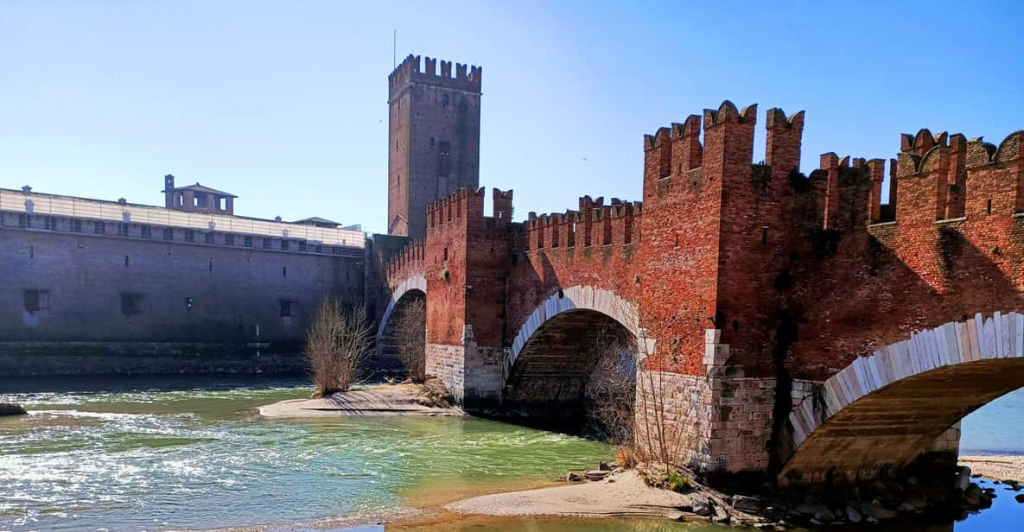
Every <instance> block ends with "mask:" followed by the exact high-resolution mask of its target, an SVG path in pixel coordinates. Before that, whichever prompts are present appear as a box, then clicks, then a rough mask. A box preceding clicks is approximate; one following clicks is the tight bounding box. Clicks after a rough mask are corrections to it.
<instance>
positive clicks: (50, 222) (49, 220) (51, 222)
mask: <svg viewBox="0 0 1024 532" xmlns="http://www.w3.org/2000/svg"><path fill="white" fill-rule="evenodd" d="M43 224H45V226H46V229H47V230H49V231H56V230H57V217H56V216H47V217H45V218H43Z"/></svg>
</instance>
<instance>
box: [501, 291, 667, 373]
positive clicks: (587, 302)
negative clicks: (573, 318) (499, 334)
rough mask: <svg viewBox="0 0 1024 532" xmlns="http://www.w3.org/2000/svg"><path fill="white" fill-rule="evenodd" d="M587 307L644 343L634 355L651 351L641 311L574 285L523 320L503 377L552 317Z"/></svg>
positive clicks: (612, 294) (614, 297) (612, 296)
mask: <svg viewBox="0 0 1024 532" xmlns="http://www.w3.org/2000/svg"><path fill="white" fill-rule="evenodd" d="M578 309H587V310H593V311H596V312H600V313H601V314H604V315H605V316H608V317H609V318H612V319H613V320H615V321H617V322H619V323H620V324H622V326H623V327H625V328H626V329H627V330H629V332H631V333H633V336H635V337H636V338H637V341H638V342H643V343H644V345H642V346H641V349H640V350H641V353H639V354H638V356H637V358H638V359H642V358H643V357H644V356H646V354H648V353H652V352H653V349H654V341H653V340H652V339H650V338H648V337H647V332H646V331H644V330H643V329H641V328H640V318H639V316H640V314H639V312H638V310H637V306H636V305H635V304H634V303H631V302H629V301H627V300H625V299H623V298H622V297H620V296H619V295H618V294H616V293H615V292H613V291H611V290H604V289H601V288H596V287H593V286H584V285H575V286H570V287H569V288H565V289H562V290H561V291H560V293H559V292H555V293H554V294H552V295H551V296H550V297H548V298H547V299H546V300H545V301H544V302H543V303H541V304H540V305H539V306H537V308H536V309H534V311H533V312H532V313H530V316H529V317H528V318H526V322H524V323H523V325H522V326H521V327H520V328H519V332H518V333H517V334H516V337H515V339H514V340H513V341H512V348H511V349H510V350H508V351H507V353H508V354H507V355H506V357H505V364H504V368H503V370H504V371H503V376H502V380H505V379H507V378H508V376H509V375H510V374H511V373H512V367H513V366H514V365H515V362H516V358H518V357H519V353H520V352H521V351H522V350H523V348H524V347H526V342H528V341H529V340H530V337H531V336H533V333H535V332H537V329H539V328H540V327H541V325H543V324H544V323H545V322H546V321H548V320H550V319H551V318H553V317H555V316H557V315H559V314H561V313H563V312H567V311H570V310H578Z"/></svg>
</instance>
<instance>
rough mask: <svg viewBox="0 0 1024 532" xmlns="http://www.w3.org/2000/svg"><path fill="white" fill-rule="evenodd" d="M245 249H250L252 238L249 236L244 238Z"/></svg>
mask: <svg viewBox="0 0 1024 532" xmlns="http://www.w3.org/2000/svg"><path fill="white" fill-rule="evenodd" d="M245 247H247V248H251V247H252V237H251V236H247V237H245Z"/></svg>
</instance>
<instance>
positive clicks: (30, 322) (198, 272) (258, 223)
mask: <svg viewBox="0 0 1024 532" xmlns="http://www.w3.org/2000/svg"><path fill="white" fill-rule="evenodd" d="M169 182H170V183H171V185H170V186H169V189H170V188H173V182H172V181H169ZM211 190H212V189H211ZM188 192H189V194H188V199H189V200H190V201H189V202H188V203H189V204H192V206H191V208H190V209H189V210H191V211H195V210H197V207H195V204H197V203H200V202H198V201H192V198H193V194H192V191H191V190H190V191H188ZM179 195H183V194H179ZM211 195H212V194H211ZM232 197H233V196H232ZM168 202H169V203H170V200H168ZM228 205H229V206H230V205H231V204H230V203H228ZM184 210H185V209H181V210H175V209H168V208H161V207H154V206H148V205H138V204H132V203H127V202H125V201H120V202H113V201H100V200H92V199H84V198H73V197H68V196H59V195H53V194H40V193H37V192H32V191H31V189H28V188H26V189H25V190H21V191H15V190H7V189H2V190H0V264H2V265H3V268H4V272H5V273H4V282H3V283H0V374H3V375H6V376H13V375H54V374H85V373H94V374H95V373H182V372H243V373H250V372H257V371H285V372H296V371H300V372H301V371H305V362H304V360H303V358H302V356H301V353H302V347H303V344H304V340H305V336H306V332H307V330H308V327H309V324H310V321H311V318H312V316H313V314H314V313H315V311H316V308H317V306H318V304H319V302H320V301H321V299H323V298H325V297H333V298H338V299H340V300H342V301H343V302H345V303H347V304H350V305H362V304H363V300H364V287H365V280H364V279H365V271H364V270H365V267H366V264H365V258H364V254H365V237H364V236H363V234H362V232H361V231H357V230H345V229H338V228H336V227H321V226H316V225H310V224H300V223H287V222H280V221H272V220H259V219H253V218H243V217H239V216H231V215H227V214H211V213H197V212H181V211H184ZM211 210H212V209H211ZM226 210H227V209H222V211H226Z"/></svg>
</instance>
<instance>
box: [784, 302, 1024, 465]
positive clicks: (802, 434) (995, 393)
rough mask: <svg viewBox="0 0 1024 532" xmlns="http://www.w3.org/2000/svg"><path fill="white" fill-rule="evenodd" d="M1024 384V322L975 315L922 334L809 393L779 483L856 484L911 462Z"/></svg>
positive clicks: (796, 417) (792, 419)
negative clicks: (970, 416) (837, 481)
mask: <svg viewBox="0 0 1024 532" xmlns="http://www.w3.org/2000/svg"><path fill="white" fill-rule="evenodd" d="M1021 387H1024V315H1022V314H1018V313H1009V314H1002V313H999V312H996V313H994V315H992V316H990V317H988V318H983V317H982V315H981V314H977V315H976V316H975V317H974V318H973V319H968V320H965V321H962V322H950V323H946V324H944V325H941V326H939V327H936V328H934V329H928V330H924V331H920V332H917V333H914V334H913V335H912V336H911V337H910V338H909V339H908V340H904V341H900V342H897V343H894V344H891V345H887V346H885V347H883V348H881V349H879V350H877V351H875V352H874V354H872V355H871V356H867V357H861V358H858V359H856V360H854V361H853V363H852V364H850V365H849V366H847V367H846V368H844V369H843V370H841V371H839V372H838V373H836V374H835V375H833V376H832V377H831V378H829V379H828V380H826V381H825V382H824V383H821V384H820V385H812V386H810V390H809V393H807V395H806V396H805V397H804V398H803V399H802V400H801V401H800V402H799V403H797V404H796V405H795V407H794V409H793V411H792V412H791V413H790V416H789V424H788V429H789V430H790V434H791V437H792V441H791V443H792V445H791V447H790V449H791V451H790V456H789V459H788V460H787V461H786V462H785V465H784V466H783V470H782V473H781V476H780V480H782V481H783V482H807V483H813V482H821V481H823V480H826V479H828V478H830V477H831V478H836V479H842V480H854V479H856V478H870V477H871V476H875V475H877V474H878V473H880V472H884V471H885V470H887V469H897V468H899V467H902V466H905V465H908V464H910V463H912V462H913V461H914V460H915V459H917V458H918V457H919V456H921V454H922V453H924V452H925V451H927V450H929V448H930V447H931V446H932V444H933V443H934V442H935V440H936V439H937V438H939V437H940V436H941V435H942V434H943V433H944V432H945V431H946V430H948V429H950V428H951V427H953V426H955V425H956V424H957V423H959V421H960V420H961V419H963V418H964V417H965V416H966V415H968V414H970V413H971V412H973V411H975V410H977V409H978V408H980V407H982V406H984V405H986V404H988V403H989V402H991V401H992V400H994V399H996V398H998V397H1000V396H1002V395H1004V394H1006V393H1009V392H1011V391H1013V390H1016V389H1018V388H1021ZM950 451H952V452H955V448H953V449H950Z"/></svg>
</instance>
